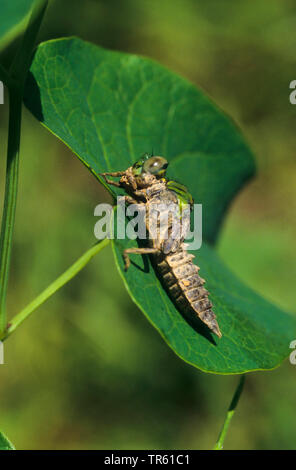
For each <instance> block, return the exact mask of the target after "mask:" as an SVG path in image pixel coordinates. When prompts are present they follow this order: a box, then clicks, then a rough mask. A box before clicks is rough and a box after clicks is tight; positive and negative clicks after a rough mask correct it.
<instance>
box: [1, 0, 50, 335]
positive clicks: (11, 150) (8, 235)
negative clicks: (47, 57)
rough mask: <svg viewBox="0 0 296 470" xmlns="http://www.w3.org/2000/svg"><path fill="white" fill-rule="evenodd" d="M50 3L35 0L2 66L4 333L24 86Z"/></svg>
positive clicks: (2, 283) (2, 279)
mask: <svg viewBox="0 0 296 470" xmlns="http://www.w3.org/2000/svg"><path fill="white" fill-rule="evenodd" d="M46 5H47V0H37V1H36V2H35V4H34V7H33V10H32V13H31V17H30V20H29V24H28V27H27V30H26V32H25V34H24V38H23V41H22V45H21V47H20V49H19V51H18V53H17V55H16V57H15V60H14V61H13V64H12V67H11V70H10V72H9V75H7V74H6V71H5V69H3V68H1V70H0V71H1V72H2V73H4V72H5V74H6V75H5V81H6V83H7V84H8V87H9V125H8V147H7V163H6V183H5V196H4V208H3V215H2V223H1V234H0V335H1V334H3V333H4V331H5V328H6V323H7V320H6V295H7V286H8V276H9V267H10V260H11V247H12V235H13V228H14V220H15V211H16V200H17V189H18V172H19V149H20V137H21V116H22V98H23V87H24V83H25V79H26V75H27V71H28V68H29V64H30V59H31V55H32V51H33V47H34V44H35V40H36V36H37V33H38V30H39V27H40V24H41V21H42V18H43V14H44V12H45V8H46Z"/></svg>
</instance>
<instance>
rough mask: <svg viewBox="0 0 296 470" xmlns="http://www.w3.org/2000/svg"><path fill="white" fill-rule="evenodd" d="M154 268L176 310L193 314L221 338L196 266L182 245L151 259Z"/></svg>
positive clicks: (191, 256)
mask: <svg viewBox="0 0 296 470" xmlns="http://www.w3.org/2000/svg"><path fill="white" fill-rule="evenodd" d="M153 258H154V262H155V268H156V269H157V271H158V273H159V274H160V277H161V279H162V280H163V284H164V286H165V287H166V289H167V291H168V293H169V295H170V296H171V298H172V299H173V301H174V302H175V304H176V305H177V307H178V308H179V309H180V311H181V312H182V311H184V310H186V311H193V312H194V313H195V314H197V316H198V317H199V318H200V319H201V321H202V322H204V323H205V324H206V325H207V326H208V327H209V328H210V329H211V330H212V331H213V332H214V333H215V334H216V335H217V336H219V337H221V336H222V334H221V332H220V329H219V326H218V323H217V320H216V315H215V314H214V312H213V310H212V303H211V302H210V300H209V298H208V291H207V290H206V289H205V288H204V287H203V285H204V283H205V280H204V279H202V278H201V277H200V276H199V274H198V271H199V267H198V266H196V265H195V264H193V262H192V259H193V258H194V255H192V254H189V253H188V252H187V250H186V248H185V246H184V244H182V245H181V246H180V248H179V250H178V251H176V252H175V253H171V254H168V255H165V254H164V253H161V252H159V253H157V254H156V255H154V256H153Z"/></svg>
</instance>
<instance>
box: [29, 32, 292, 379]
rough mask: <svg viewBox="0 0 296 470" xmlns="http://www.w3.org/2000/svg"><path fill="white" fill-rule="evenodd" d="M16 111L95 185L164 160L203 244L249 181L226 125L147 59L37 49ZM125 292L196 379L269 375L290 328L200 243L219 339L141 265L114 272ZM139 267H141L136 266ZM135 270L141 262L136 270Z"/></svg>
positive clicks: (63, 44) (243, 154) (70, 45)
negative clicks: (198, 372) (32, 119)
mask: <svg viewBox="0 0 296 470" xmlns="http://www.w3.org/2000/svg"><path fill="white" fill-rule="evenodd" d="M25 103H26V106H27V107H28V108H29V109H30V110H31V112H32V113H33V114H34V115H35V116H36V117H37V118H38V119H39V120H40V122H42V124H43V125H45V126H46V127H47V128H48V129H49V130H50V131H51V132H53V133H54V134H55V135H57V136H58V137H59V138H60V139H62V140H63V141H64V142H65V144H66V145H68V146H69V147H70V148H71V149H72V150H73V152H74V153H75V154H76V155H77V156H78V157H79V158H80V159H81V160H82V162H83V163H84V164H85V165H86V166H87V167H88V168H89V169H90V170H91V171H92V173H93V174H94V175H95V176H96V177H98V173H99V172H102V171H110V170H111V171H116V170H122V169H125V168H127V167H128V166H129V165H130V164H131V163H133V162H134V161H135V160H136V159H138V158H139V156H140V155H141V154H142V153H144V152H145V151H148V152H149V151H151V150H152V149H153V151H154V154H159V155H164V156H165V157H166V158H168V159H169V160H170V161H171V165H170V171H171V174H172V175H173V176H174V178H176V179H177V180H179V181H180V182H181V183H183V184H185V185H187V186H188V188H189V190H190V192H191V193H192V194H193V196H194V198H195V201H196V202H199V203H202V204H203V214H204V220H203V236H204V239H206V240H208V241H209V242H213V241H214V240H215V238H216V236H217V233H218V230H219V227H220V224H221V221H222V218H223V215H224V213H225V210H226V208H227V206H228V204H229V202H230V201H231V199H232V198H233V196H234V195H235V193H236V192H237V191H238V189H239V188H240V187H241V186H242V184H243V183H244V182H245V181H246V180H247V179H248V178H249V177H250V176H251V175H252V174H253V171H254V165H253V159H252V155H251V152H250V150H249V149H248V147H247V145H246V144H245V142H244V140H243V138H242V136H241V134H240V133H239V131H238V129H237V128H236V126H235V125H234V124H233V123H232V122H231V120H230V119H229V118H227V117H226V116H225V115H224V114H223V113H222V112H221V111H220V110H219V109H218V108H217V107H216V106H215V105H214V104H213V103H212V102H211V101H210V100H209V99H208V98H207V97H206V96H205V95H204V94H203V93H202V92H201V91H199V90H197V89H196V88H195V87H194V86H193V85H192V84H190V83H188V82H187V81H186V80H184V79H183V78H180V77H178V76H177V75H175V74H173V73H172V72H170V71H168V70H166V69H165V68H163V67H161V66H160V65H158V64H156V63H154V62H152V61H151V60H148V59H144V58H140V57H137V56H134V55H128V54H121V53H116V52H111V51H106V50H103V49H101V48H98V47H96V46H93V45H91V44H88V43H85V42H83V41H80V40H78V39H62V40H57V41H50V42H48V43H44V44H42V45H40V46H39V48H38V50H37V52H36V54H35V57H34V61H33V64H32V67H31V73H30V76H29V79H28V82H27V86H26V90H25ZM134 244H135V242H131V241H129V240H122V241H120V242H119V241H118V242H116V243H115V247H114V251H115V257H116V260H117V264H118V267H119V270H120V272H121V275H122V276H123V278H124V281H125V283H126V286H127V289H128V291H129V293H130V295H131V296H132V298H133V299H134V301H135V302H136V304H137V305H138V306H139V307H140V309H141V310H142V311H143V312H144V313H145V315H146V316H147V317H148V318H149V320H150V321H151V323H152V324H153V325H154V326H155V327H156V328H157V330H158V331H159V332H160V333H161V335H162V336H163V337H164V338H165V339H166V341H167V342H168V343H169V345H170V346H171V347H172V348H173V349H174V351H175V352H176V353H177V354H178V355H179V356H180V357H182V359H184V360H185V361H187V362H190V363H191V364H193V365H195V366H197V367H199V368H200V369H202V370H205V371H211V372H216V373H241V372H245V371H250V370H258V369H271V368H273V367H275V366H276V365H278V364H279V363H280V362H281V361H282V360H283V358H284V357H286V356H287V355H288V353H289V343H290V340H291V339H293V337H294V336H295V323H294V320H293V319H291V318H290V317H289V316H288V315H286V314H284V313H282V312H281V311H280V310H279V309H277V308H276V307H274V306H273V305H271V304H269V303H268V302H266V301H264V300H262V299H261V298H260V297H259V296H258V295H257V294H255V293H254V292H253V291H251V290H250V289H248V288H246V287H245V286H244V285H243V284H242V283H241V282H240V281H239V280H238V279H237V278H236V277H235V276H233V275H232V274H231V273H230V272H229V271H228V270H227V269H226V268H225V267H224V266H223V264H222V263H221V261H219V260H218V258H217V256H216V254H215V253H214V252H213V251H212V250H211V249H210V248H208V247H206V246H205V245H204V246H203V248H202V250H199V251H198V252H197V253H196V255H197V262H198V264H199V265H200V266H201V275H202V277H204V278H205V279H206V280H207V288H208V290H209V291H210V294H211V300H212V301H213V304H214V311H215V313H216V314H217V317H218V321H219V325H220V328H221V331H222V333H223V337H222V339H221V340H218V339H216V338H213V337H212V335H211V334H210V333H209V332H208V331H207V330H206V329H205V328H201V327H200V325H198V322H197V321H195V320H194V319H190V318H189V319H188V318H186V319H185V318H184V317H183V316H182V314H181V313H180V312H178V311H177V310H176V308H175V306H174V305H173V303H172V302H171V301H170V299H169V298H168V296H167V294H166V292H165V290H164V289H163V288H162V287H161V285H160V283H159V281H158V279H157V277H156V275H155V273H154V272H153V270H152V268H151V265H150V263H149V261H148V260H147V259H145V258H144V259H143V260H142V261H141V257H139V256H138V257H137V258H133V261H134V263H135V264H136V265H137V266H135V265H132V266H131V268H130V270H129V271H128V273H126V274H125V273H124V272H123V270H122V267H123V266H122V258H121V253H122V250H123V249H124V248H125V247H127V246H133V245H134ZM141 263H142V264H141ZM143 263H144V264H143Z"/></svg>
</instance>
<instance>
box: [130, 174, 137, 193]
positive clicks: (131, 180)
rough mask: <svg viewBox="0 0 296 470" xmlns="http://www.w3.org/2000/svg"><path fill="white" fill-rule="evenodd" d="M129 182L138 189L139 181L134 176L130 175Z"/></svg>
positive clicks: (134, 188)
mask: <svg viewBox="0 0 296 470" xmlns="http://www.w3.org/2000/svg"><path fill="white" fill-rule="evenodd" d="M128 182H129V184H130V185H131V186H132V188H133V190H134V191H135V190H136V189H137V183H136V180H135V177H134V176H128Z"/></svg>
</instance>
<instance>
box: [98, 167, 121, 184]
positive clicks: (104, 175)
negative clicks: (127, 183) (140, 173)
mask: <svg viewBox="0 0 296 470" xmlns="http://www.w3.org/2000/svg"><path fill="white" fill-rule="evenodd" d="M124 173H125V172H124V171H111V172H106V173H100V176H102V177H103V178H104V180H105V181H106V183H107V184H111V185H112V186H116V187H117V188H120V187H121V184H120V183H118V182H117V181H112V180H110V179H109V178H107V176H113V177H119V176H122V175H124Z"/></svg>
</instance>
